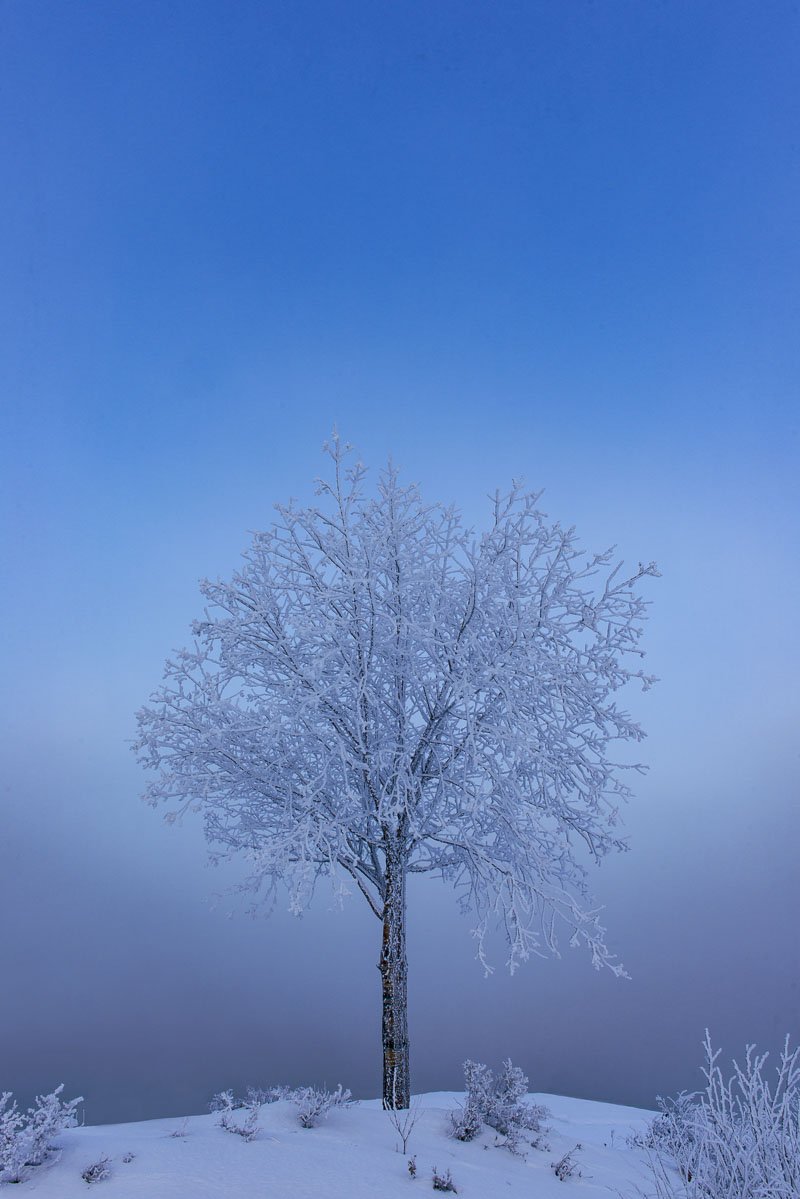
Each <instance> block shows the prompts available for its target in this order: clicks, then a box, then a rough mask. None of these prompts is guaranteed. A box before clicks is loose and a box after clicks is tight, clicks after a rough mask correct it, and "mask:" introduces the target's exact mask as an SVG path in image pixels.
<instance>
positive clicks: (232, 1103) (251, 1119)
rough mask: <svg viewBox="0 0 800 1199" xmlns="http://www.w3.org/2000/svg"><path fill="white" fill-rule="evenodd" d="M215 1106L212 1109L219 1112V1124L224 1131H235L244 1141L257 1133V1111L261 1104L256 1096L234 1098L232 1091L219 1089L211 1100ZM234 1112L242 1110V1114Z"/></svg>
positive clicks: (252, 1138)
mask: <svg viewBox="0 0 800 1199" xmlns="http://www.w3.org/2000/svg"><path fill="white" fill-rule="evenodd" d="M211 1102H212V1104H214V1105H215V1106H214V1107H213V1108H212V1111H216V1112H218V1114H219V1121H218V1123H219V1125H220V1127H221V1128H224V1129H225V1131H226V1132H232V1133H235V1134H236V1136H239V1137H241V1138H242V1139H243V1140H245V1141H252V1140H254V1138H255V1136H256V1134H257V1133H258V1113H259V1111H260V1110H261V1104H260V1103H259V1102H258V1100H257V1098H250V1097H248V1098H247V1099H235V1098H234V1095H233V1091H220V1092H219V1094H218V1095H215V1096H214V1098H213V1099H212V1100H211ZM234 1112H242V1113H243V1116H238V1117H237V1116H236V1115H234Z"/></svg>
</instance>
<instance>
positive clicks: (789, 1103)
mask: <svg viewBox="0 0 800 1199" xmlns="http://www.w3.org/2000/svg"><path fill="white" fill-rule="evenodd" d="M703 1048H704V1050H705V1057H706V1064H705V1067H704V1068H703V1074H704V1076H705V1079H706V1087H705V1089H704V1090H702V1091H700V1092H697V1093H695V1094H686V1093H685V1092H684V1093H682V1094H681V1095H679V1096H678V1097H677V1099H674V1100H662V1099H659V1107H660V1108H661V1114H660V1115H658V1116H657V1117H656V1118H655V1120H654V1121H653V1122H652V1124H651V1125H650V1127H649V1129H648V1130H647V1133H646V1134H645V1136H644V1138H640V1139H639V1143H640V1144H642V1145H643V1147H644V1148H645V1150H646V1151H647V1154H648V1158H649V1162H650V1166H651V1168H652V1170H653V1177H654V1180H655V1184H656V1196H657V1199H793V1197H796V1196H797V1195H800V1049H794V1050H792V1049H790V1046H789V1038H788V1037H787V1038H786V1041H785V1043H784V1047H783V1051H782V1053H781V1056H780V1059H779V1061H778V1063H777V1067H776V1070H775V1074H774V1080H773V1082H772V1083H770V1081H769V1079H768V1078H767V1076H766V1072H765V1069H764V1066H765V1063H766V1060H767V1056H768V1055H767V1054H766V1053H763V1054H758V1053H757V1052H756V1049H755V1046H754V1045H748V1046H747V1049H746V1053H745V1058H744V1064H743V1065H741V1066H740V1065H738V1063H736V1062H734V1063H733V1074H732V1075H731V1076H730V1078H728V1080H727V1081H726V1080H725V1078H724V1077H723V1074H722V1071H721V1069H720V1067H719V1065H718V1063H717V1059H718V1058H719V1055H720V1051H719V1050H718V1049H717V1050H714V1049H712V1046H711V1038H710V1037H709V1034H708V1030H707V1029H706V1035H705V1040H704V1042H703ZM634 1143H636V1142H634Z"/></svg>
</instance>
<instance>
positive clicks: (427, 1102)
mask: <svg viewBox="0 0 800 1199" xmlns="http://www.w3.org/2000/svg"><path fill="white" fill-rule="evenodd" d="M530 1098H531V1099H532V1100H534V1101H535V1102H537V1103H543V1104H545V1105H546V1106H547V1107H548V1108H549V1109H550V1111H551V1113H552V1118H551V1119H550V1120H549V1121H548V1125H549V1131H548V1132H547V1134H546V1138H545V1139H546V1141H547V1144H548V1145H549V1148H548V1149H539V1150H533V1149H530V1150H528V1152H527V1156H526V1157H525V1159H524V1160H523V1159H521V1158H519V1157H514V1156H512V1155H511V1154H510V1153H509V1152H508V1150H507V1149H504V1148H498V1147H496V1146H495V1134H494V1133H493V1132H492V1131H491V1130H486V1131H485V1132H483V1133H482V1134H481V1135H480V1136H479V1137H478V1139H477V1140H475V1141H472V1142H470V1143H468V1144H464V1143H462V1142H460V1141H455V1140H453V1139H452V1137H450V1136H448V1128H449V1121H448V1118H447V1113H448V1110H450V1109H451V1108H454V1107H455V1106H456V1105H457V1104H458V1103H459V1102H461V1101H462V1099H463V1095H461V1094H459V1093H456V1092H437V1093H434V1094H429V1095H423V1096H422V1097H421V1099H420V1101H419V1103H420V1111H419V1116H418V1119H417V1123H416V1125H415V1127H414V1129H413V1131H412V1133H411V1138H410V1140H409V1143H408V1151H407V1153H406V1154H405V1155H403V1153H402V1152H401V1150H402V1145H401V1143H400V1139H399V1137H398V1134H397V1132H396V1131H395V1129H394V1128H393V1127H392V1125H391V1123H390V1120H389V1117H388V1115H387V1114H386V1113H385V1112H384V1111H382V1110H381V1105H380V1102H379V1101H378V1100H367V1101H364V1102H362V1103H360V1104H358V1105H357V1106H354V1107H352V1108H350V1109H349V1110H342V1109H334V1110H333V1111H332V1112H331V1114H330V1115H329V1117H328V1119H327V1121H326V1122H325V1123H324V1124H321V1125H319V1127H317V1128H311V1129H305V1128H301V1127H300V1126H299V1124H298V1122H297V1108H296V1107H295V1106H294V1104H292V1103H290V1102H279V1103H272V1104H268V1105H265V1106H264V1107H262V1108H261V1114H260V1131H259V1133H258V1135H257V1137H256V1139H255V1140H253V1141H250V1142H247V1141H244V1140H242V1139H241V1137H238V1136H236V1135H234V1134H231V1133H229V1132H226V1131H224V1130H223V1129H222V1128H220V1127H219V1125H218V1123H217V1117H216V1116H214V1115H207V1116H190V1117H189V1118H188V1119H187V1120H186V1121H183V1120H180V1119H176V1120H147V1121H142V1122H140V1123H137V1124H110V1125H96V1126H89V1127H84V1128H73V1129H69V1130H68V1131H66V1132H63V1133H62V1134H61V1135H60V1137H59V1145H60V1147H61V1156H60V1158H59V1160H58V1161H56V1162H55V1163H53V1164H50V1165H45V1166H42V1167H39V1168H38V1169H37V1170H36V1171H34V1172H33V1173H32V1176H31V1178H30V1179H28V1180H27V1181H26V1182H23V1183H22V1184H20V1185H18V1186H14V1188H13V1191H14V1194H16V1195H24V1194H35V1195H37V1196H41V1197H42V1199H45V1197H47V1199H72V1197H73V1196H81V1197H82V1199H85V1197H86V1195H87V1193H88V1194H89V1195H90V1196H92V1197H93V1199H94V1196H96V1197H97V1199H106V1197H107V1199H140V1197H141V1199H144V1197H145V1196H146V1197H147V1199H261V1197H262V1196H263V1197H264V1199H284V1197H285V1199H384V1197H385V1199H395V1197H398V1199H399V1197H402V1199H414V1197H415V1196H416V1197H417V1199H421V1195H422V1194H438V1192H434V1191H433V1184H432V1173H433V1167H434V1166H435V1167H437V1168H438V1171H439V1173H440V1174H444V1172H445V1171H447V1170H449V1171H450V1174H451V1176H452V1179H453V1182H454V1184H455V1186H456V1188H457V1193H458V1194H459V1195H460V1196H466V1197H467V1199H514V1196H519V1197H520V1199H522V1197H523V1196H524V1197H525V1199H531V1196H536V1199H569V1196H570V1195H572V1196H574V1197H575V1199H589V1197H590V1196H598V1197H599V1196H601V1195H602V1196H603V1199H608V1196H609V1194H611V1195H613V1196H617V1195H618V1194H621V1195H622V1196H624V1197H627V1196H631V1199H635V1196H636V1194H637V1188H638V1187H642V1188H646V1186H647V1181H648V1172H647V1169H646V1167H645V1165H644V1164H643V1162H642V1155H641V1153H640V1152H639V1151H637V1150H635V1149H629V1148H628V1147H627V1146H626V1143H625V1141H626V1137H627V1135H628V1133H629V1132H630V1131H631V1129H633V1128H636V1129H641V1128H642V1127H643V1126H644V1125H645V1123H646V1121H647V1120H648V1119H649V1118H650V1117H651V1116H652V1113H650V1112H645V1111H642V1110H640V1109H638V1108H631V1107H618V1106H614V1105H613V1104H609V1103H595V1102H591V1101H588V1100H583V1099H567V1098H564V1097H563V1096H560V1095H534V1096H531V1097H530ZM184 1131H185V1135H178V1136H175V1135H172V1134H173V1133H175V1132H178V1133H181V1132H184ZM576 1144H580V1146H581V1148H580V1149H579V1150H578V1151H577V1152H576V1153H575V1154H574V1160H575V1162H576V1167H577V1169H578V1170H580V1171H581V1176H580V1177H579V1176H577V1174H575V1175H573V1176H572V1177H571V1178H569V1179H567V1180H565V1181H559V1180H558V1179H557V1178H556V1176H555V1173H554V1171H553V1169H552V1165H551V1163H553V1162H556V1161H557V1160H558V1159H559V1158H560V1157H561V1156H562V1155H563V1154H564V1153H565V1152H566V1151H567V1150H569V1149H572V1148H573V1146H575V1145H576ZM131 1155H133V1156H132V1157H131ZM412 1155H413V1156H414V1157H415V1158H416V1166H417V1176H416V1178H415V1179H412V1178H411V1175H410V1174H409V1170H408V1159H409V1157H411V1156H412ZM105 1157H107V1158H109V1159H110V1161H109V1163H108V1169H109V1171H110V1173H109V1176H108V1177H107V1178H105V1179H103V1180H101V1181H98V1182H95V1183H92V1184H91V1185H89V1184H87V1183H86V1182H85V1181H84V1180H83V1179H82V1177H81V1173H82V1171H84V1170H85V1169H86V1168H87V1167H88V1166H90V1165H92V1164H93V1163H94V1162H97V1161H99V1160H100V1159H101V1158H105ZM126 1158H129V1159H130V1160H125V1159H126ZM4 1189H5V1188H0V1192H2V1190H4ZM10 1193H11V1188H10V1187H9V1194H10Z"/></svg>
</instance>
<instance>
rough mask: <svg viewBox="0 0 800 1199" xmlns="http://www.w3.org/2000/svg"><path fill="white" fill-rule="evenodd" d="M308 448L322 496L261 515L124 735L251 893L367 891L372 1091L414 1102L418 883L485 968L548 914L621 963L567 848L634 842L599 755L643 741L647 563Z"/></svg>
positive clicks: (537, 940)
mask: <svg viewBox="0 0 800 1199" xmlns="http://www.w3.org/2000/svg"><path fill="white" fill-rule="evenodd" d="M324 448H325V450H327V452H328V454H329V455H330V457H331V459H332V462H333V478H332V481H330V482H325V481H321V480H318V481H317V495H318V496H320V497H321V501H320V505H319V506H318V507H311V508H299V507H297V506H296V505H295V503H294V502H290V504H289V505H288V507H284V506H281V505H276V509H277V511H278V513H279V519H278V520H276V521H275V522H274V523H273V525H272V527H271V528H270V529H269V530H268V531H267V532H262V533H257V534H256V535H255V538H254V540H253V543H252V545H251V546H250V549H249V550H248V551H247V552H246V553H245V554H244V560H245V564H244V566H243V567H242V569H241V570H239V571H238V572H237V573H236V574H234V576H233V578H232V579H231V581H230V582H222V581H220V580H217V581H216V582H209V581H207V580H206V581H203V582H202V584H201V590H202V593H203V595H204V596H205V597H206V599H207V600H208V602H209V604H210V608H208V609H207V610H206V614H205V618H204V619H203V620H199V621H196V622H195V623H194V626H193V630H194V635H195V644H194V648H193V649H187V650H183V651H182V652H180V653H179V654H178V656H177V657H176V658H175V660H174V661H170V662H168V663H167V666H166V671H165V683H164V685H163V686H162V688H161V690H160V691H158V692H157V694H155V695H154V696H153V698H152V700H151V706H150V707H147V708H145V709H144V710H143V711H142V712H140V713H139V717H138V719H139V727H140V736H139V740H138V742H137V743H136V747H135V748H136V749H137V750H138V752H139V756H140V760H141V761H142V763H143V764H144V766H145V767H148V768H153V769H155V771H156V772H157V773H156V776H155V778H154V779H153V781H151V782H150V784H149V786H148V788H147V791H146V793H145V798H146V799H148V800H149V801H150V802H151V803H152V804H154V805H155V804H157V803H159V802H166V803H168V804H169V805H170V807H171V811H170V812H169V814H168V819H172V820H174V819H176V818H179V817H181V816H182V815H183V814H184V813H186V812H188V811H190V810H191V811H198V812H201V813H202V814H203V817H204V821H205V834H206V838H207V840H208V842H209V845H210V847H211V849H210V853H211V856H212V858H217V859H218V858H220V857H228V856H231V855H233V854H243V855H244V856H245V857H246V858H247V860H248V862H249V864H250V874H249V877H248V880H247V883H246V884H245V885H246V886H248V887H250V888H252V890H253V891H254V892H255V893H256V895H257V896H258V897H259V898H260V899H265V898H269V899H274V896H275V889H276V886H277V883H278V882H279V881H281V880H282V881H283V883H285V884H286V886H287V887H288V890H289V894H290V907H291V909H292V910H293V911H295V912H300V911H301V910H302V909H303V908H304V907H305V906H306V905H307V904H308V903H309V901H310V898H311V895H312V893H313V890H314V886H315V883H316V881H317V879H318V878H319V877H320V876H322V875H330V876H332V877H333V878H334V879H336V878H337V877H338V878H339V883H338V884H337V885H340V886H343V879H344V878H346V877H349V878H350V879H351V880H352V881H353V882H354V883H355V885H356V886H357V887H358V888H359V890H360V891H361V893H362V895H363V896H364V898H365V900H366V902H367V903H368V904H369V906H370V908H371V910H372V911H373V912H374V914H375V916H376V917H377V918H378V919H379V920H380V921H381V922H382V926H383V935H382V944H381V953H380V963H379V968H380V972H381V980H382V1003H383V1024H382V1036H383V1100H384V1105H385V1106H387V1107H389V1108H405V1107H407V1106H408V1102H409V1062H408V1031H407V1020H406V977H407V960H406V926H405V913H406V883H407V878H408V875H409V874H414V873H418V872H423V871H433V872H435V873H436V874H438V875H439V876H441V878H443V879H445V880H447V881H449V882H452V883H454V884H456V885H457V886H459V887H460V888H462V892H461V899H462V903H463V904H464V905H466V906H469V907H471V908H472V909H473V910H475V911H476V912H477V918H478V925H477V928H476V930H475V933H476V935H477V937H478V944H479V957H480V959H481V961H483V962H484V965H486V962H485V957H484V937H485V935H486V932H487V929H488V928H489V927H490V924H492V923H493V922H494V920H495V919H497V920H499V922H500V923H501V925H502V926H503V927H504V930H505V933H506V935H507V938H508V942H509V946H510V955H509V962H508V964H509V965H510V967H511V968H512V969H513V968H514V967H515V966H516V964H517V963H518V962H519V961H520V960H522V959H524V958H527V957H528V956H529V955H530V954H531V953H536V954H544V953H546V952H553V953H556V952H557V933H558V927H559V925H560V924H563V925H565V926H566V927H567V928H568V930H569V934H570V939H571V942H572V943H578V942H582V943H584V944H585V945H586V946H588V948H589V950H590V952H591V956H592V960H593V962H594V965H595V966H596V967H598V968H599V967H600V966H609V967H610V968H611V969H612V970H613V971H614V972H615V973H617V974H620V973H623V971H622V968H621V966H620V965H619V964H618V963H616V961H615V959H614V958H613V957H612V956H611V955H610V953H609V952H608V950H607V948H606V945H605V941H604V930H603V929H602V927H601V926H600V924H599V922H598V917H597V912H596V911H593V910H592V908H591V906H590V904H589V900H588V893H587V886H586V870H585V867H584V866H583V865H582V864H581V863H580V861H579V859H578V856H577V855H576V853H575V850H576V847H577V845H578V843H581V842H582V843H584V844H585V847H586V849H587V850H588V854H589V855H590V856H591V857H592V858H594V859H595V860H597V861H599V860H600V859H601V858H602V857H603V856H604V855H605V854H607V853H608V852H610V851H611V850H618V849H623V848H626V846H625V843H624V842H623V841H622V840H621V839H620V838H619V837H618V836H617V834H616V831H615V824H616V820H617V810H618V804H619V801H620V800H622V799H625V798H626V797H627V796H628V794H629V790H628V788H627V786H626V785H625V784H624V783H623V782H622V781H621V770H622V769H623V767H621V766H620V765H619V764H615V763H614V762H612V761H611V760H610V759H609V757H608V750H609V745H610V743H611V742H613V741H616V740H626V739H634V740H639V739H640V738H641V737H642V736H643V733H642V731H641V730H640V728H639V727H638V726H637V725H636V724H635V723H633V722H632V720H631V719H630V718H629V716H628V715H627V714H626V713H625V712H624V711H621V710H620V709H619V708H618V707H617V705H616V703H615V701H614V694H615V692H616V691H617V690H618V689H619V688H620V687H621V686H622V685H623V684H624V683H626V682H627V681H628V680H630V679H631V678H634V677H635V678H638V679H639V680H640V681H641V682H642V684H643V686H644V687H645V688H646V687H647V686H648V685H649V684H650V682H651V681H652V679H650V678H648V677H647V676H646V675H644V674H643V673H642V671H641V670H639V669H637V670H631V669H629V668H628V667H627V666H626V665H625V662H626V661H627V660H628V658H629V657H630V656H631V655H634V656H638V657H641V651H640V650H639V649H638V643H639V639H640V636H641V632H642V628H641V621H642V618H643V617H644V615H645V608H646V604H645V602H644V601H643V600H642V599H641V598H639V597H637V595H636V594H635V592H634V588H635V584H636V583H637V582H638V580H640V579H641V578H642V577H643V576H645V575H655V574H657V571H656V568H655V566H654V564H652V563H651V564H650V565H649V566H642V565H641V564H640V565H639V567H638V569H637V571H636V572H635V573H634V574H633V575H632V576H631V577H629V578H624V577H621V576H620V573H619V571H620V567H619V566H616V567H614V568H613V569H611V570H610V573H609V572H608V567H609V564H610V562H611V555H612V551H610V550H609V551H608V552H606V553H603V554H598V555H595V556H594V557H588V556H587V555H586V554H585V553H583V552H582V551H579V550H578V549H577V548H576V545H575V534H574V530H573V529H562V527H561V526H560V525H558V524H552V525H548V524H547V523H546V519H545V516H544V515H543V514H542V513H541V512H539V511H538V510H537V508H536V503H537V500H538V498H539V495H537V494H532V493H524V492H523V491H522V489H521V487H520V486H518V485H517V484H516V483H515V484H514V486H513V487H512V489H511V491H510V493H509V494H507V495H505V496H501V495H500V494H499V493H498V494H497V495H496V496H495V498H494V502H493V509H492V519H491V524H490V527H489V529H488V531H487V532H485V533H484V534H483V535H482V536H480V537H475V536H474V534H473V533H472V532H471V531H469V530H466V529H465V528H464V527H463V526H462V524H461V521H460V517H459V514H458V513H457V512H456V511H455V509H453V508H443V507H442V506H440V505H428V504H425V503H423V501H422V498H421V497H420V494H419V491H418V489H417V487H416V486H415V485H410V486H402V485H401V484H400V481H399V478H398V472H397V470H396V469H395V468H394V467H393V466H392V464H391V461H390V463H389V465H388V467H387V469H386V470H384V471H383V473H382V474H381V476H380V480H379V482H378V487H377V495H375V496H374V497H373V498H369V497H368V496H367V495H366V494H365V490H364V477H365V474H366V468H365V467H364V465H363V464H362V463H361V461H360V460H359V461H356V462H355V463H354V464H353V465H352V466H348V465H347V463H346V462H345V459H346V457H347V455H348V454H349V452H350V449H351V447H350V446H343V445H342V444H341V442H340V441H339V438H338V436H336V435H334V438H333V440H332V442H331V443H330V444H326V445H325V447H324ZM539 494H541V493H539ZM627 768H628V769H641V767H638V766H636V767H630V766H629V767H627Z"/></svg>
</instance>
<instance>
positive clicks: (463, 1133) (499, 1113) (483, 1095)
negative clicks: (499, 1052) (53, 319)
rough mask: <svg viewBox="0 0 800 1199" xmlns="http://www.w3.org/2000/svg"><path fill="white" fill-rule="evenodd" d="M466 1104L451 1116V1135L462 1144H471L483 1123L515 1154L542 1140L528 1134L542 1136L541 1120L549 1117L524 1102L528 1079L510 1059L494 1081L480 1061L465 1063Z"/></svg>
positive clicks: (539, 1108) (534, 1104)
mask: <svg viewBox="0 0 800 1199" xmlns="http://www.w3.org/2000/svg"><path fill="white" fill-rule="evenodd" d="M464 1083H465V1090H466V1095H465V1100H464V1105H463V1106H462V1107H460V1108H457V1109H456V1110H455V1111H452V1112H451V1113H450V1123H451V1126H452V1134H453V1136H454V1137H455V1138H456V1139H457V1140H459V1141H471V1140H473V1139H474V1138H475V1137H476V1136H477V1135H478V1133H479V1132H480V1131H481V1129H482V1128H483V1126H484V1124H486V1125H488V1126H489V1128H493V1129H494V1130H495V1131H496V1132H498V1133H499V1134H500V1136H501V1137H503V1138H504V1139H503V1141H502V1142H501V1143H502V1144H503V1145H505V1146H506V1147H507V1148H508V1149H510V1150H511V1151H512V1153H518V1152H519V1145H520V1141H521V1140H523V1139H525V1140H527V1141H528V1142H529V1143H530V1144H533V1145H536V1144H538V1143H539V1140H540V1138H538V1137H535V1138H533V1139H532V1138H530V1137H526V1135H525V1134H526V1133H530V1132H533V1133H540V1132H541V1130H542V1120H544V1119H545V1118H546V1117H547V1115H548V1114H549V1113H548V1111H547V1108H545V1107H541V1106H540V1105H539V1104H537V1103H524V1102H523V1097H524V1096H525V1095H526V1094H527V1093H528V1079H527V1078H526V1077H525V1075H524V1074H523V1073H522V1070H521V1069H520V1068H519V1066H514V1065H512V1064H511V1059H510V1058H508V1059H507V1060H506V1061H505V1062H503V1068H502V1070H501V1072H500V1074H499V1076H498V1077H497V1078H495V1076H494V1074H493V1073H492V1071H491V1070H490V1069H489V1067H488V1066H484V1065H481V1064H480V1063H479V1062H471V1061H466V1062H464Z"/></svg>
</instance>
